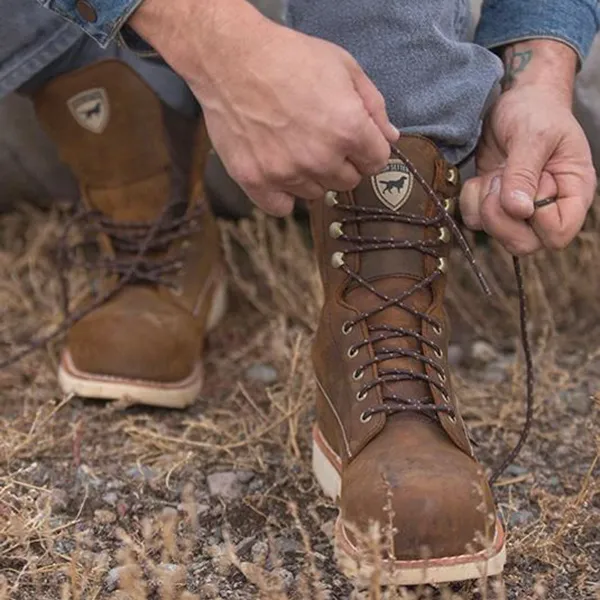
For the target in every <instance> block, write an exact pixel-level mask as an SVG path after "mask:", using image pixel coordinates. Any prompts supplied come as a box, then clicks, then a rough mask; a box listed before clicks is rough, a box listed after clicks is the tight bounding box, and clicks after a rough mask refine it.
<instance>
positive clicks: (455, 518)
mask: <svg viewBox="0 0 600 600" xmlns="http://www.w3.org/2000/svg"><path fill="white" fill-rule="evenodd" d="M433 458H435V457H433ZM356 466H357V467H358V469H357V471H359V472H353V468H352V467H353V465H352V464H351V465H350V466H349V468H348V470H347V472H346V473H345V475H344V481H343V484H342V485H343V493H342V506H341V509H342V519H343V521H344V522H345V523H348V524H350V527H349V530H348V531H349V537H355V536H353V535H352V531H353V530H354V529H355V528H356V529H358V530H359V531H363V532H364V531H367V530H368V527H369V525H370V524H371V523H372V522H378V523H379V524H380V528H381V530H382V531H385V529H386V528H387V529H388V531H389V525H390V523H391V524H392V525H393V527H394V555H395V558H396V559H398V560H420V559H424V558H444V557H456V556H462V555H464V554H473V553H476V552H479V551H481V550H482V549H483V548H484V547H485V546H487V545H488V544H491V543H492V542H493V539H494V535H495V514H494V505H493V500H492V496H491V492H490V489H489V486H488V483H487V481H486V480H485V477H484V476H483V473H482V472H481V468H480V467H479V466H478V464H477V463H476V462H475V461H474V460H473V459H471V458H470V457H468V456H466V455H464V454H462V453H460V452H459V451H457V453H456V455H455V456H454V460H453V461H451V463H450V462H448V461H435V460H427V459H426V457H424V458H422V459H417V460H416V461H415V460H413V461H406V460H403V459H402V458H400V459H398V460H395V461H389V459H388V461H386V462H383V461H380V462H379V463H378V464H371V466H370V468H369V465H368V463H366V462H365V461H362V460H361V461H360V464H359V463H356ZM365 467H367V468H365ZM352 526H354V527H352Z"/></svg>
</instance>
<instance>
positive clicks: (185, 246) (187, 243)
mask: <svg viewBox="0 0 600 600" xmlns="http://www.w3.org/2000/svg"><path fill="white" fill-rule="evenodd" d="M191 245H192V244H191V242H190V241H189V240H184V241H183V242H181V249H182V250H183V251H184V252H185V251H186V250H189V248H190V246H191Z"/></svg>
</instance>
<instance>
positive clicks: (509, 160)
mask: <svg viewBox="0 0 600 600" xmlns="http://www.w3.org/2000/svg"><path fill="white" fill-rule="evenodd" d="M575 69H576V55H575V53H574V51H573V50H571V49H570V48H569V47H568V46H565V45H564V44H561V43H560V42H555V41H553V40H537V41H532V42H528V43H521V44H518V45H516V46H515V47H513V48H512V53H509V55H508V59H507V79H506V80H505V91H504V93H503V94H502V95H501V96H500V97H499V99H498V100H497V102H496V103H495V105H494V106H493V108H492V110H491V112H490V114H489V115H488V118H487V119H486V121H485V124H484V132H483V136H482V139H481V141H480V145H479V148H478V152H477V171H478V176H477V177H475V178H473V179H471V180H469V181H467V182H466V183H465V186H464V188H463V192H462V194H461V200H460V206H461V213H462V218H463V220H464V222H465V224H466V225H467V227H469V228H470V229H476V230H481V229H483V230H484V231H486V232H487V233H488V234H489V235H491V236H492V237H494V238H496V239H497V240H499V241H500V242H501V243H502V244H503V245H504V246H505V248H506V249H507V250H508V251H509V252H510V253H512V254H514V255H525V254H530V253H532V252H535V251H536V250H538V249H540V248H544V247H545V248H551V249H559V248H564V247H565V246H567V244H568V243H569V242H570V241H571V240H572V239H573V238H574V237H575V236H576V235H577V234H578V233H579V231H580V229H581V227H582V225H583V222H584V220H585V216H586V214H587V211H588V209H589V208H590V206H591V204H592V201H593V199H594V193H595V188H596V173H595V171H594V167H593V164H592V157H591V152H590V148H589V144H588V142H587V140H586V137H585V134H584V133H583V130H582V129H581V127H580V126H579V124H578V123H577V121H576V119H575V117H574V116H573V113H572V108H571V107H572V95H573V82H574V75H575ZM546 198H556V201H555V202H552V203H548V204H546V205H544V206H540V207H539V208H536V207H535V205H534V201H536V200H542V199H546Z"/></svg>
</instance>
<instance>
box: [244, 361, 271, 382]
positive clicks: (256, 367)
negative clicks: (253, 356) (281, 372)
mask: <svg viewBox="0 0 600 600" xmlns="http://www.w3.org/2000/svg"><path fill="white" fill-rule="evenodd" d="M246 376H247V377H248V379H252V380H253V381H258V382H260V383H264V384H265V385H269V384H272V383H275V382H276V381H277V379H278V375H277V370H276V369H275V367H273V366H271V365H268V364H263V363H255V364H253V365H252V366H251V367H249V368H248V369H246Z"/></svg>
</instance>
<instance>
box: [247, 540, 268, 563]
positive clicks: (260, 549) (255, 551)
mask: <svg viewBox="0 0 600 600" xmlns="http://www.w3.org/2000/svg"><path fill="white" fill-rule="evenodd" d="M250 555H251V556H252V562H253V563H254V564H256V565H261V566H263V565H264V564H265V563H266V562H267V557H268V556H269V544H267V542H265V541H264V540H259V541H258V542H255V543H254V544H253V546H252V550H250Z"/></svg>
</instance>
